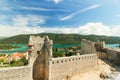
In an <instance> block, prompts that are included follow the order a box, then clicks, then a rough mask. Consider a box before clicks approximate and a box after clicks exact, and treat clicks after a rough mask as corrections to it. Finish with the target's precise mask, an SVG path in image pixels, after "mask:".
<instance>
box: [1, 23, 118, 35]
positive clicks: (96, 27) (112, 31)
mask: <svg viewBox="0 0 120 80" xmlns="http://www.w3.org/2000/svg"><path fill="white" fill-rule="evenodd" d="M0 28H1V29H0V36H13V35H18V34H36V33H43V32H47V33H65V34H70V33H77V34H83V35H90V34H94V35H106V36H120V25H116V26H106V25H104V24H103V23H101V22H97V23H92V22H91V23H90V22H89V23H87V24H85V25H83V26H79V27H76V28H69V27H52V28H48V27H40V26H35V27H29V26H25V27H18V26H14V27H13V26H8V25H0Z"/></svg>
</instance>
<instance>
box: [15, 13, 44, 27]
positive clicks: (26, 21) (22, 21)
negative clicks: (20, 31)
mask: <svg viewBox="0 0 120 80" xmlns="http://www.w3.org/2000/svg"><path fill="white" fill-rule="evenodd" d="M43 23H45V17H43V16H35V15H25V16H23V15H16V16H15V17H14V18H13V26H16V27H25V26H28V25H30V26H33V27H34V26H37V25H38V24H43Z"/></svg>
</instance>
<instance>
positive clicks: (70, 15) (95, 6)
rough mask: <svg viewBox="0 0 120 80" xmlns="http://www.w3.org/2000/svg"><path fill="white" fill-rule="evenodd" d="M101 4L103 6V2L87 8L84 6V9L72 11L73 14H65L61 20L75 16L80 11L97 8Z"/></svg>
mask: <svg viewBox="0 0 120 80" xmlns="http://www.w3.org/2000/svg"><path fill="white" fill-rule="evenodd" d="M100 6H101V4H95V5H92V6H89V7H86V8H84V9H82V10H79V11H77V12H74V13H72V14H69V15H67V16H65V17H62V18H60V19H59V20H61V21H64V20H68V19H71V18H72V17H74V16H75V15H77V14H79V13H82V12H86V11H88V10H92V9H95V8H97V7H100Z"/></svg>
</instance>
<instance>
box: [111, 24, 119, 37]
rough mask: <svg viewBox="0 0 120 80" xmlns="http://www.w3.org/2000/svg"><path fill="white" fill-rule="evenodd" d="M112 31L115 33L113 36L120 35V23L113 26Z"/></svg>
mask: <svg viewBox="0 0 120 80" xmlns="http://www.w3.org/2000/svg"><path fill="white" fill-rule="evenodd" d="M112 33H113V36H120V25H118V26H114V27H113V28H112Z"/></svg>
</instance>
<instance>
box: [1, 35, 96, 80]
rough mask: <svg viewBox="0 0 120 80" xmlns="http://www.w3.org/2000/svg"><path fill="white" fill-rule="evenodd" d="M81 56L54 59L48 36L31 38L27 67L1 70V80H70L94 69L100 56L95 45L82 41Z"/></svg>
mask: <svg viewBox="0 0 120 80" xmlns="http://www.w3.org/2000/svg"><path fill="white" fill-rule="evenodd" d="M81 44H82V50H81V52H80V54H81V55H75V56H70V57H58V58H53V56H52V46H53V41H52V40H49V38H48V37H47V36H45V37H43V38H41V37H39V36H30V38H29V43H28V46H29V47H30V48H29V50H28V52H29V53H28V61H29V64H28V65H27V66H21V67H8V68H1V69H0V80H70V78H71V77H73V76H74V75H77V74H81V73H83V72H87V71H89V70H91V69H93V68H94V67H95V66H96V65H97V61H98V56H97V52H96V48H95V46H94V45H95V43H94V42H91V41H87V40H82V43H81Z"/></svg>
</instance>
